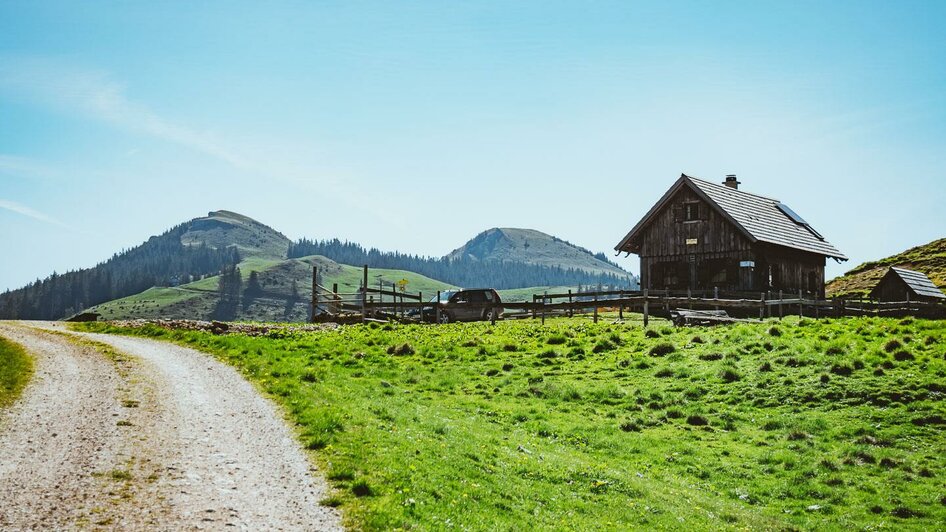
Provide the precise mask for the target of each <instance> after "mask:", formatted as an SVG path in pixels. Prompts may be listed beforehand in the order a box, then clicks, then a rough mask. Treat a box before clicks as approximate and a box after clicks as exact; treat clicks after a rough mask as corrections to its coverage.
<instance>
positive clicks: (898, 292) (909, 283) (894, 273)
mask: <svg viewBox="0 0 946 532" xmlns="http://www.w3.org/2000/svg"><path fill="white" fill-rule="evenodd" d="M870 297H871V299H875V300H877V301H927V302H933V303H935V302H943V301H946V294H944V293H943V291H942V290H940V289H939V288H937V287H936V285H935V284H933V281H931V280H930V278H929V277H927V276H926V274H924V273H923V272H918V271H914V270H908V269H906V268H898V267H896V266H894V267H892V268H890V269H889V270H887V273H886V274H884V276H883V277H882V278H881V279H880V282H878V283H877V286H875V287H874V289H873V290H871V291H870Z"/></svg>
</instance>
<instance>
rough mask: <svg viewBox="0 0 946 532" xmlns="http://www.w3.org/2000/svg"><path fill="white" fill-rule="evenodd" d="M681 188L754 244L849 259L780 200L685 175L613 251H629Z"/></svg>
mask: <svg viewBox="0 0 946 532" xmlns="http://www.w3.org/2000/svg"><path fill="white" fill-rule="evenodd" d="M682 187H689V188H690V189H692V190H693V191H694V192H695V193H696V194H697V195H698V196H700V197H701V198H702V199H703V200H704V201H706V202H707V203H708V204H710V205H711V206H712V207H715V208H716V209H717V210H718V211H719V212H720V213H721V214H722V215H723V216H724V217H725V218H726V219H727V220H729V221H730V222H731V223H732V224H733V225H735V226H736V228H737V229H739V230H740V231H741V232H742V233H743V234H744V235H745V236H746V238H748V239H749V240H750V241H751V242H766V243H769V244H776V245H779V246H785V247H788V248H792V249H799V250H802V251H807V252H809V253H816V254H818V255H824V256H826V257H833V258H836V259H839V260H847V257H846V256H844V254H843V253H841V252H840V251H838V249H837V248H836V247H834V245H832V244H831V243H830V242H828V241H827V240H825V239H824V238H823V237H822V236H821V235H820V234H818V232H817V231H815V230H814V229H813V228H812V227H811V226H810V225H809V224H808V223H807V222H805V221H804V220H802V219H801V218H800V217H799V216H798V215H797V214H795V213H794V212H793V211H792V210H791V209H788V208H787V206H784V204H782V203H781V202H780V201H779V200H777V199H774V198H767V197H765V196H759V195H757V194H751V193H749V192H744V191H742V190H737V189H734V188H731V187H728V186H725V185H720V184H716V183H712V182H709V181H704V180H702V179H697V178H695V177H691V176H688V175H686V174H681V175H680V179H678V180H677V181H676V183H674V184H673V186H672V187H670V190H668V191H667V193H666V194H664V195H663V197H661V198H660V201H658V202H657V204H656V205H654V206H653V207H652V208H651V209H650V211H648V212H647V214H646V215H645V216H644V218H642V219H641V221H640V222H638V223H637V225H635V226H634V228H633V229H631V231H630V232H629V233H628V234H627V236H625V237H624V239H623V240H621V242H620V243H619V244H618V245H617V246H615V248H614V249H615V250H617V251H630V250H629V249H628V247H629V244H630V243H631V241H632V240H633V238H634V237H635V236H637V234H638V232H639V231H640V230H641V229H643V228H644V227H645V226H646V225H647V224H648V223H650V221H651V219H652V218H653V217H654V216H655V215H656V214H657V213H658V212H659V211H660V210H661V209H662V208H663V207H664V205H666V203H667V202H668V201H670V198H672V197H673V195H674V194H676V193H677V191H678V190H680V189H681V188H682ZM782 207H784V208H782Z"/></svg>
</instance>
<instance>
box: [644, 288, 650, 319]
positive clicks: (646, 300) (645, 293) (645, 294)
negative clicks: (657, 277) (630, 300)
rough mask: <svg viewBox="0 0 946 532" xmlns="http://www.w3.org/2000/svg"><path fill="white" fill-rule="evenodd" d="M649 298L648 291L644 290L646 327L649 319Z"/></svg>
mask: <svg viewBox="0 0 946 532" xmlns="http://www.w3.org/2000/svg"><path fill="white" fill-rule="evenodd" d="M648 306H649V305H648V298H647V289H646V288H645V289H644V327H647V318H648V314H647V311H648Z"/></svg>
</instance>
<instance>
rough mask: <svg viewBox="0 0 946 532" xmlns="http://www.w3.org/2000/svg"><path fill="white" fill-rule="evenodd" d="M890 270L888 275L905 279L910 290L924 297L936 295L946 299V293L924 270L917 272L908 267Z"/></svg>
mask: <svg viewBox="0 0 946 532" xmlns="http://www.w3.org/2000/svg"><path fill="white" fill-rule="evenodd" d="M890 272H891V273H888V274H887V275H896V276H898V277H900V279H902V280H903V282H904V283H906V284H907V286H908V287H910V290H913V293H915V294H916V295H918V296H923V297H936V298H942V299H946V294H944V293H943V291H942V290H940V289H939V288H937V287H936V285H935V284H933V281H931V280H930V278H929V277H927V276H926V274H924V273H923V272H917V271H914V270H908V269H906V268H897V267H895V266H894V267H892V268H890Z"/></svg>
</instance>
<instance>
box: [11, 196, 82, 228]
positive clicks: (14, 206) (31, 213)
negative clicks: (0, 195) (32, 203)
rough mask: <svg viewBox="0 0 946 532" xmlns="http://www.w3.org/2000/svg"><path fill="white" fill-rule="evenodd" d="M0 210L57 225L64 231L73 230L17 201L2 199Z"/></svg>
mask: <svg viewBox="0 0 946 532" xmlns="http://www.w3.org/2000/svg"><path fill="white" fill-rule="evenodd" d="M0 209H4V210H7V211H10V212H15V213H16V214H19V215H22V216H26V217H27V218H32V219H34V220H37V221H39V222H43V223H47V224H50V225H55V226H57V227H61V228H64V229H69V230H70V231H71V230H72V229H73V228H72V227H69V226H68V225H66V224H64V223H62V222H61V221H59V220H57V219H55V218H53V217H52V216H49V215H48V214H44V213H41V212H39V211H37V210H36V209H32V208H30V207H27V206H26V205H23V204H20V203H17V202H15V201H10V200H5V199H0Z"/></svg>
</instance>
